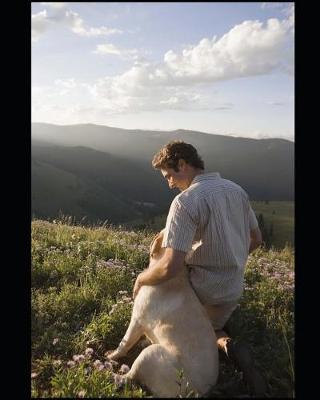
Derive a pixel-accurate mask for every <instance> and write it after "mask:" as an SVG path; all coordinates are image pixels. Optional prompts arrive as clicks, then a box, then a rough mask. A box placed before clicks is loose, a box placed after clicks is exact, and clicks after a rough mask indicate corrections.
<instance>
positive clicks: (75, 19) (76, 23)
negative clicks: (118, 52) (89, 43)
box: [31, 3, 123, 42]
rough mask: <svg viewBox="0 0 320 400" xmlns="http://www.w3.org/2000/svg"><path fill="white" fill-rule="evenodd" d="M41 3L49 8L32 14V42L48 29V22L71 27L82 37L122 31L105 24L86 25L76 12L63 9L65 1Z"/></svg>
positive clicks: (52, 25)
mask: <svg viewBox="0 0 320 400" xmlns="http://www.w3.org/2000/svg"><path fill="white" fill-rule="evenodd" d="M42 4H45V5H50V8H51V10H50V13H49V14H48V11H47V10H43V11H41V12H39V13H38V14H33V15H32V23H31V26H32V41H33V42H36V41H38V40H39V37H40V36H41V35H42V34H43V33H44V32H45V31H46V30H47V29H48V27H49V24H50V25H51V27H54V26H56V25H57V24H62V25H64V26H65V27H67V28H69V29H71V31H72V32H74V33H75V34H77V35H80V36H84V37H97V36H109V35H114V34H120V33H123V31H121V30H120V29H117V28H107V27H106V26H100V27H99V28H95V27H89V26H86V25H85V23H84V21H83V19H82V18H81V17H80V15H79V14H78V13H76V12H73V11H71V10H65V7H66V4H67V3H42Z"/></svg>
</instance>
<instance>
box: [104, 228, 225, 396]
mask: <svg viewBox="0 0 320 400" xmlns="http://www.w3.org/2000/svg"><path fill="white" fill-rule="evenodd" d="M162 239H163V231H161V232H160V233H159V234H158V235H157V236H156V237H155V239H154V240H153V243H152V244H151V246H150V264H149V268H152V266H153V265H154V264H155V263H156V262H157V261H158V260H159V259H160V258H161V257H162V256H163V254H164V251H165V249H164V248H161V244H162ZM142 335H145V336H146V337H147V338H148V339H149V340H150V341H151V343H152V344H151V345H149V346H148V347H146V348H145V349H144V350H142V352H141V353H140V354H139V356H138V357H137V358H136V360H135V361H134V363H133V364H132V367H131V369H130V371H129V372H128V373H127V374H125V375H124V376H123V377H124V378H125V379H129V380H130V379H131V380H135V381H137V382H140V383H141V384H143V385H145V386H146V387H147V388H148V389H149V390H150V391H151V392H152V394H153V395H154V396H156V397H175V396H178V395H182V396H186V395H187V394H188V393H190V391H193V393H195V394H199V395H200V396H202V395H205V394H206V393H208V391H209V390H210V389H211V388H212V386H214V385H215V383H216V381H217V378H218V372H219V358H218V348H217V345H216V335H215V332H214V329H213V327H212V325H211V323H210V321H209V318H208V315H207V313H206V311H205V309H204V308H203V306H202V305H201V303H200V301H199V299H198V298H197V296H196V294H195V293H194V291H193V289H192V287H191V285H190V283H189V281H188V278H187V269H186V268H185V269H183V270H182V271H181V273H179V274H178V275H177V276H176V277H174V278H172V279H170V280H168V281H165V282H163V283H161V284H158V285H153V286H142V287H141V288H140V290H139V293H138V295H137V297H136V299H135V301H134V305H133V311H132V316H131V321H130V325H129V327H128V330H127V332H126V334H125V336H124V337H123V339H122V340H121V342H120V344H119V346H118V348H117V349H116V350H114V351H113V352H112V353H111V354H109V355H108V358H109V359H113V360H117V359H119V358H121V357H124V356H126V354H127V352H128V351H129V350H130V349H131V348H132V346H134V344H136V343H137V341H138V340H139V339H140V338H141V336H142ZM179 371H180V373H181V371H182V374H181V375H180V379H179Z"/></svg>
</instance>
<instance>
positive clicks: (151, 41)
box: [31, 2, 294, 140]
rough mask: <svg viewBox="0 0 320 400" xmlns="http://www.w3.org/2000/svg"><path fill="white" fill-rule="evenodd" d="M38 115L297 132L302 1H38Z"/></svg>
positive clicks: (226, 131) (259, 134)
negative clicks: (297, 31) (297, 16)
mask: <svg viewBox="0 0 320 400" xmlns="http://www.w3.org/2000/svg"><path fill="white" fill-rule="evenodd" d="M31 12H32V59H31V61H32V121H34V122H49V123H57V124H62V125H64V124H77V123H96V124H101V125H108V126H116V127H120V128H128V129H154V130H173V129H191V130H198V131H203V132H208V133H215V134H223V135H232V136H243V137H252V138H264V137H281V138H286V139H289V140H294V71H293V68H294V65H293V59H294V3H292V2H287V3H264V2H255V3H245V2H243V3H232V2H229V3H217V2H207V3H192V2H191V3H189V2H179V3H165V2H159V3H153V2H148V3H139V2H135V3H134V2H132V3H110V2H106V3H86V2H84V3H76V2H72V3H52V2H51V3H45V2H44V3H32V7H31Z"/></svg>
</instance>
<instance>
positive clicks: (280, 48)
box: [164, 18, 292, 83]
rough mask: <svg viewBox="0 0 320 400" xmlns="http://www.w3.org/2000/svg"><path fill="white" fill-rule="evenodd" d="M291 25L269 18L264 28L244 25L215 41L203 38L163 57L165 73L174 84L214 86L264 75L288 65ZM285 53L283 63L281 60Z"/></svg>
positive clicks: (249, 23) (234, 28)
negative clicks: (211, 83)
mask: <svg viewBox="0 0 320 400" xmlns="http://www.w3.org/2000/svg"><path fill="white" fill-rule="evenodd" d="M291 28H292V21H289V20H284V21H279V20H278V19H275V18H272V19H269V20H268V21H267V24H266V26H263V23H262V22H259V21H244V22H243V23H242V24H239V25H236V26H235V27H233V28H232V29H231V30H230V31H229V32H228V33H226V34H225V35H223V36H222V37H221V39H219V40H217V38H216V37H214V38H213V39H208V38H204V39H202V40H201V41H200V42H199V44H198V45H195V46H189V47H188V48H186V49H184V50H183V51H182V54H176V53H175V52H173V51H172V50H170V51H168V52H167V53H166V54H165V56H164V66H165V68H166V70H167V73H168V74H169V75H170V76H171V78H172V79H174V80H175V81H176V82H177V83H187V82H205V81H210V82H215V81H219V80H228V79H234V78H240V77H245V76H253V75H260V74H267V73H269V72H271V71H272V70H274V69H276V68H281V66H283V65H286V64H288V63H290V62H291V61H292V60H290V54H289V50H290V47H289V48H288V42H289V41H290V39H291V36H290V30H291ZM286 49H287V52H288V54H287V57H286V59H285V58H284V56H283V52H284V50H286Z"/></svg>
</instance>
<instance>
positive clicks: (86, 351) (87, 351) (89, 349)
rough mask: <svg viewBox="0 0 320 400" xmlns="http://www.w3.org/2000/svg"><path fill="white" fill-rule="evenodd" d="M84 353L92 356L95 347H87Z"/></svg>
mask: <svg viewBox="0 0 320 400" xmlns="http://www.w3.org/2000/svg"><path fill="white" fill-rule="evenodd" d="M84 354H85V355H86V356H88V357H89V358H90V357H91V356H92V354H93V349H92V348H91V347H87V348H86V349H85V352H84Z"/></svg>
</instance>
